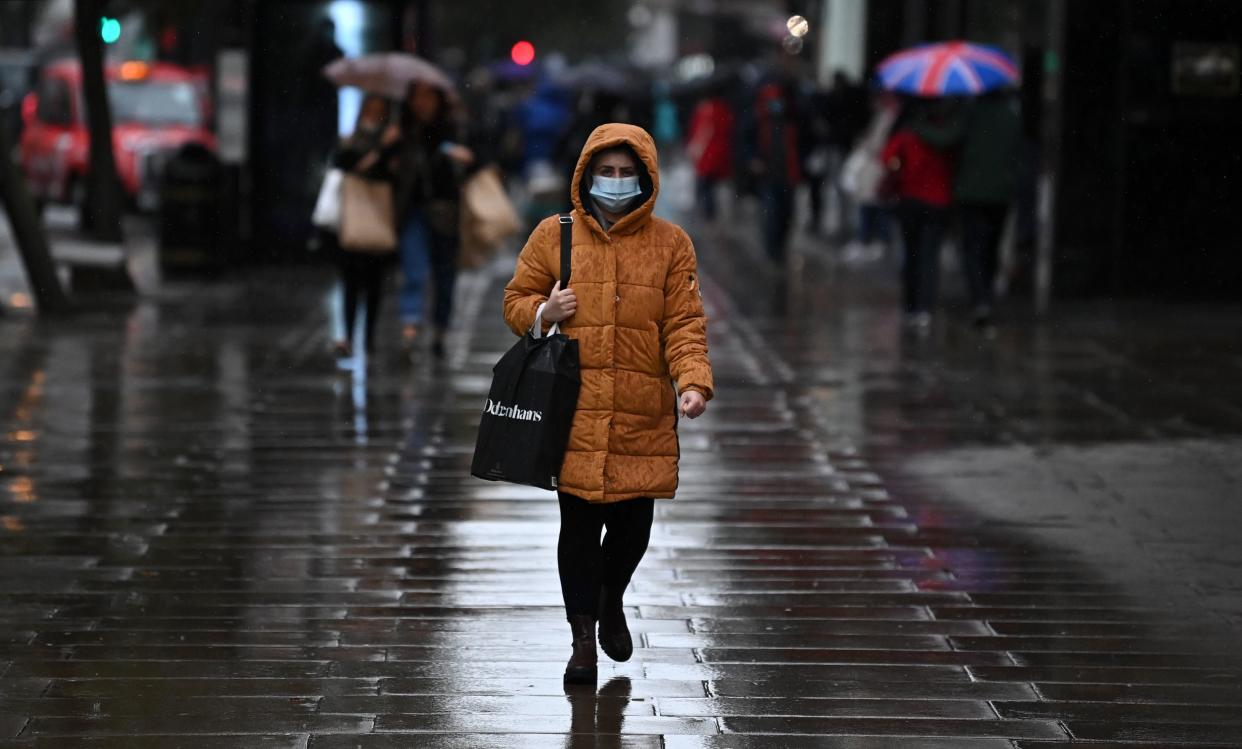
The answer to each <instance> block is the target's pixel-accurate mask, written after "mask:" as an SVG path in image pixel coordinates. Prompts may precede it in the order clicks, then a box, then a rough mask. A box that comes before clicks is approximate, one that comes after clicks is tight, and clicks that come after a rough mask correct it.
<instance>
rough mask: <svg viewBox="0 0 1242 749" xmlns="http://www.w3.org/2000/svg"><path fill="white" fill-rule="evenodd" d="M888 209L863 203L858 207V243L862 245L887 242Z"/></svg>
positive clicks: (874, 204)
mask: <svg viewBox="0 0 1242 749" xmlns="http://www.w3.org/2000/svg"><path fill="white" fill-rule="evenodd" d="M888 237H889V233H888V209H887V208H885V207H884V206H882V205H879V204H877V203H863V204H862V205H861V206H859V207H858V241H859V242H862V243H863V244H871V243H872V242H887V241H888Z"/></svg>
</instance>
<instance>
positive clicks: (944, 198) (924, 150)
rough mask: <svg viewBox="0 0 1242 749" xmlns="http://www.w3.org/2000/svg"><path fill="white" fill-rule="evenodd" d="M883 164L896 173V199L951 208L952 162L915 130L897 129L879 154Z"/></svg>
mask: <svg viewBox="0 0 1242 749" xmlns="http://www.w3.org/2000/svg"><path fill="white" fill-rule="evenodd" d="M880 159H881V160H882V161H883V162H884V165H885V166H886V167H888V168H889V169H891V170H895V171H896V172H897V197H899V198H901V199H902V200H919V201H922V202H924V203H928V204H930V205H934V206H936V207H938V208H948V207H949V203H951V202H952V200H953V159H952V158H951V157H950V156H949V154H948V153H946V152H945V151H941V150H940V149H938V148H934V147H932V146H931V145H929V144H928V143H927V141H925V140H923V139H922V138H920V137H919V136H917V135H915V133H914V131H912V130H909V129H902V130H898V131H897V132H896V133H894V134H893V137H891V138H889V139H888V143H887V144H886V145H885V146H884V152H883V153H882V154H880Z"/></svg>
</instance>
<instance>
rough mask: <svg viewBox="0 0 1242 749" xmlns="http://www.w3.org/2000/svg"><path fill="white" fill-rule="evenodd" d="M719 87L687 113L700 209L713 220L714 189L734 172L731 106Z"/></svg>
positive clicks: (690, 151)
mask: <svg viewBox="0 0 1242 749" xmlns="http://www.w3.org/2000/svg"><path fill="white" fill-rule="evenodd" d="M721 94H722V92H721V91H720V90H719V89H714V90H712V91H711V92H709V93H708V95H707V97H706V98H704V99H703V100H702V101H700V102H699V103H698V104H697V105H696V106H695V108H694V113H693V114H692V115H691V116H690V127H689V133H688V136H689V137H688V139H687V142H686V153H687V155H688V156H689V157H690V161H691V163H693V164H694V174H695V181H696V185H695V187H696V193H697V197H698V204H699V210H700V211H701V212H702V214H703V218H705V219H707V220H708V221H715V220H716V193H717V192H718V191H719V186H720V183H721V181H723V180H727V179H728V178H729V177H730V176H731V175H732V174H733V108H732V107H731V106H729V103H728V102H727V101H725V98H724V97H723V96H722V95H721Z"/></svg>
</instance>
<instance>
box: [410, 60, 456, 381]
mask: <svg viewBox="0 0 1242 749" xmlns="http://www.w3.org/2000/svg"><path fill="white" fill-rule="evenodd" d="M460 140H461V137H460V135H459V133H458V126H457V123H456V122H455V121H454V115H453V111H452V100H451V98H450V95H449V92H448V91H446V90H445V89H443V88H438V87H436V86H433V85H431V84H430V83H425V82H414V83H411V84H410V86H409V89H408V91H407V94H406V97H405V101H404V102H403V104H402V112H401V145H400V148H399V152H398V156H397V160H396V164H395V167H394V171H395V173H396V190H395V196H394V199H393V209H394V213H395V215H396V217H397V226H398V245H397V247H398V252H399V254H400V257H401V270H402V275H403V277H404V280H403V282H402V285H401V292H400V297H399V301H398V308H399V310H398V311H399V314H400V317H401V338H402V342H403V344H404V345H405V346H406V348H407V349H408V350H412V349H413V345H414V342H415V340H416V338H417V337H418V334H419V332H420V328H421V327H422V325H423V318H424V314H425V301H424V299H425V294H426V292H425V289H426V286H427V281H428V278H429V277H430V279H431V280H432V281H433V282H434V292H433V295H432V302H433V304H432V324H433V325H434V331H433V338H432V341H431V352H432V355H433V356H435V357H436V358H437V359H439V358H443V356H444V336H445V332H446V331H447V330H448V325H449V320H450V318H451V316H452V313H453V290H454V287H455V286H456V283H457V250H458V240H459V236H458V215H459V206H460V203H461V183H462V180H463V177H464V171H465V169H466V167H469V166H470V165H471V164H473V163H474V152H473V151H472V150H470V149H469V148H467V147H466V146H464V145H462V144H461V143H460Z"/></svg>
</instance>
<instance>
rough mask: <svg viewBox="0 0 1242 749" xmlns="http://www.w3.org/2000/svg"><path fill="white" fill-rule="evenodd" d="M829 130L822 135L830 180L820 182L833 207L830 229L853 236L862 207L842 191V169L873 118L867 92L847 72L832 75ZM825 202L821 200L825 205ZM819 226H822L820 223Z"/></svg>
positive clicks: (825, 108) (825, 168) (828, 97)
mask: <svg viewBox="0 0 1242 749" xmlns="http://www.w3.org/2000/svg"><path fill="white" fill-rule="evenodd" d="M821 106H822V108H823V118H824V120H825V124H826V130H825V132H824V134H823V135H822V136H821V141H820V142H821V144H822V145H821V147H822V149H823V151H822V153H823V158H824V160H825V161H824V166H823V167H822V173H823V175H824V177H825V178H826V184H825V180H821V181H820V186H821V191H822V192H824V193H826V195H825V197H826V198H828V200H829V201H830V202H828V206H829V226H828V229H829V230H830V231H831V232H832V233H833V234H835V235H845V236H850V235H851V234H852V233H853V231H854V228H855V224H856V222H857V220H858V215H857V213H858V205H857V204H856V203H855V202H854V200H853V199H852V196H851V195H849V193H847V192H846V191H845V190H843V189H842V188H841V179H840V177H841V169H842V167H843V165H844V164H845V159H846V157H847V156H848V155H849V153H850V150H851V149H852V148H853V147H854V144H855V143H856V142H857V140H858V137H859V135H860V134H861V133H862V132H863V130H864V129H865V128H866V127H867V123H868V121H869V119H870V116H871V110H870V106H869V105H868V102H867V91H866V89H865V88H863V87H862V86H861V85H859V84H857V83H855V82H854V80H853V79H851V78H850V76H849V75H848V74H847V73H845V71H842V70H838V71H837V72H836V73H834V74H833V76H832V87H831V88H830V89H829V90H828V92H827V94H826V95H825V96H824V98H823V102H822V104H821ZM822 202H824V201H822V199H821V203H822ZM816 225H818V224H816Z"/></svg>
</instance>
